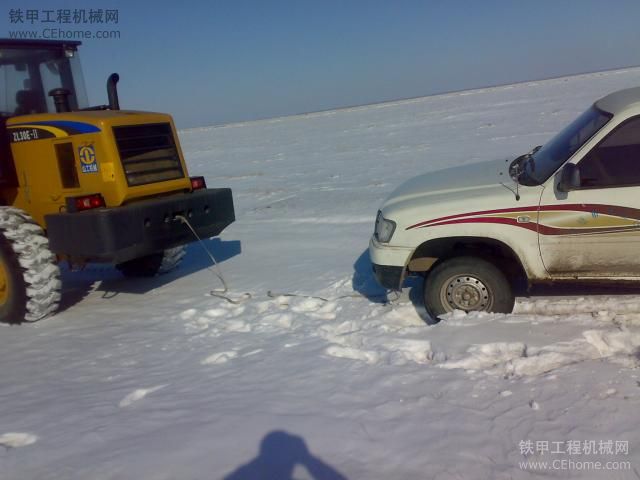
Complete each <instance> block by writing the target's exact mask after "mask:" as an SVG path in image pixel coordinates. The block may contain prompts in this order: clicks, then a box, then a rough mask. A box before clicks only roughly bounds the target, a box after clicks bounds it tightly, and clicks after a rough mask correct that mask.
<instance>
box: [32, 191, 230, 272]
mask: <svg viewBox="0 0 640 480" xmlns="http://www.w3.org/2000/svg"><path fill="white" fill-rule="evenodd" d="M177 215H181V216H184V217H185V218H187V219H188V220H189V223H190V224H191V225H192V226H193V228H194V230H195V231H196V232H197V234H198V235H199V236H200V237H202V238H209V237H213V236H216V235H218V234H219V233H220V232H222V230H223V229H224V228H225V227H227V226H228V225H229V224H231V223H232V222H233V221H234V220H235V213H234V208H233V198H232V195H231V190H230V189H228V188H210V189H204V190H196V191H194V192H190V193H179V194H176V195H170V196H166V197H160V198H151V199H148V200H141V201H139V202H135V203H132V204H129V205H124V206H121V207H113V208H99V209H95V210H87V211H84V212H75V213H58V214H52V215H46V216H45V222H46V225H47V236H48V237H49V245H50V248H51V251H53V252H54V253H56V254H57V255H60V256H63V257H66V258H69V259H72V260H75V261H86V262H89V261H91V262H110V263H122V262H126V261H127V260H132V259H134V258H138V257H142V256H145V255H149V254H151V253H155V252H159V251H162V250H164V249H166V248H172V247H177V246H178V245H184V244H186V243H189V242H192V241H194V240H195V237H194V236H193V233H192V232H191V230H190V229H189V227H188V226H187V225H185V224H184V223H182V222H181V221H180V220H179V219H177V218H176V216H177Z"/></svg>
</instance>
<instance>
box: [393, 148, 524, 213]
mask: <svg viewBox="0 0 640 480" xmlns="http://www.w3.org/2000/svg"><path fill="white" fill-rule="evenodd" d="M508 170H509V161H505V160H493V161H490V162H482V163H473V164H471V165H464V166H460V167H453V168H447V169H445V170H437V171H435V172H429V173H425V174H423V175H419V176H417V177H413V178H411V179H410V180H407V181H406V182H405V183H403V184H402V185H400V186H399V187H398V188H396V189H395V190H394V191H393V193H391V195H390V196H389V197H388V198H387V199H386V200H385V202H384V204H383V208H385V209H386V208H389V207H391V206H393V205H396V204H398V203H405V202H409V201H411V200H414V199H418V198H423V197H427V196H434V195H445V194H451V193H455V194H456V196H458V198H459V197H460V196H461V195H460V194H461V193H462V192H469V194H467V195H463V196H465V197H472V196H478V195H484V194H485V192H482V193H481V192H476V191H475V190H482V189H493V188H496V187H497V188H499V189H501V190H504V191H505V192H507V193H508V190H507V189H505V188H504V187H503V186H502V185H500V183H501V182H502V183H505V184H506V185H508V186H510V187H511V186H513V185H514V181H513V180H512V179H511V178H510V177H509V173H508Z"/></svg>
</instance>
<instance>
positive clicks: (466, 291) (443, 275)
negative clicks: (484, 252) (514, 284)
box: [424, 257, 515, 322]
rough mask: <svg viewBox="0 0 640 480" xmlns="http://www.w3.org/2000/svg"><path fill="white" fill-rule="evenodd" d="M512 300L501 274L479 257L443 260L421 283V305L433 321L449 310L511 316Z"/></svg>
mask: <svg viewBox="0 0 640 480" xmlns="http://www.w3.org/2000/svg"><path fill="white" fill-rule="evenodd" d="M514 301H515V299H514V296H513V292H512V290H511V285H510V284H509V281H508V280H507V278H506V277H505V275H504V273H502V272H501V271H500V269H498V268H496V267H495V266H494V265H493V264H492V263H490V262H488V261H487V260H484V259H482V258H477V257H454V258H450V259H448V260H444V261H442V262H440V263H438V264H437V265H436V266H435V267H434V268H433V270H431V271H430V272H429V274H428V275H427V278H426V279H425V282H424V304H425V307H426V308H427V313H429V315H430V316H431V317H432V319H433V320H434V322H436V321H437V318H438V316H439V315H442V314H444V313H448V312H452V311H453V310H464V311H465V312H472V311H484V312H494V313H511V311H512V310H513V304H514Z"/></svg>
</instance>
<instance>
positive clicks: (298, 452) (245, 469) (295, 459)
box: [224, 430, 347, 480]
mask: <svg viewBox="0 0 640 480" xmlns="http://www.w3.org/2000/svg"><path fill="white" fill-rule="evenodd" d="M297 466H300V467H304V468H305V469H306V470H307V472H308V473H309V475H310V476H311V478H313V479H314V480H347V477H345V476H344V475H342V474H341V473H340V472H338V471H337V470H336V469H334V468H333V467H331V466H330V465H328V464H327V463H325V462H324V461H322V460H321V459H320V458H318V457H316V456H314V455H312V454H311V452H310V451H309V448H308V447H307V444H306V443H305V441H304V439H303V438H302V437H299V436H297V435H291V434H290V433H287V432H284V431H278V430H276V431H273V432H269V433H268V434H267V435H265V437H264V438H263V439H262V442H260V451H259V452H258V455H257V456H256V457H255V458H254V459H252V460H250V461H249V462H248V463H246V464H244V465H241V466H240V467H238V468H237V469H236V470H234V471H233V472H231V473H230V474H228V475H227V476H226V477H224V480H267V479H269V480H270V479H278V480H293V474H294V470H295V468H296V467H297Z"/></svg>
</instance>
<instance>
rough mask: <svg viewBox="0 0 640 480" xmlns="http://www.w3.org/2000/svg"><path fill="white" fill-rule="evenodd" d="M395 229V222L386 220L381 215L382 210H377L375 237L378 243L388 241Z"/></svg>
mask: <svg viewBox="0 0 640 480" xmlns="http://www.w3.org/2000/svg"><path fill="white" fill-rule="evenodd" d="M395 229H396V222H393V221H391V220H387V219H386V218H384V217H383V216H382V212H380V211H379V212H378V216H377V217H376V229H375V233H374V235H375V237H376V240H378V241H379V242H380V243H388V242H389V240H391V237H392V236H393V232H394V231H395Z"/></svg>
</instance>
